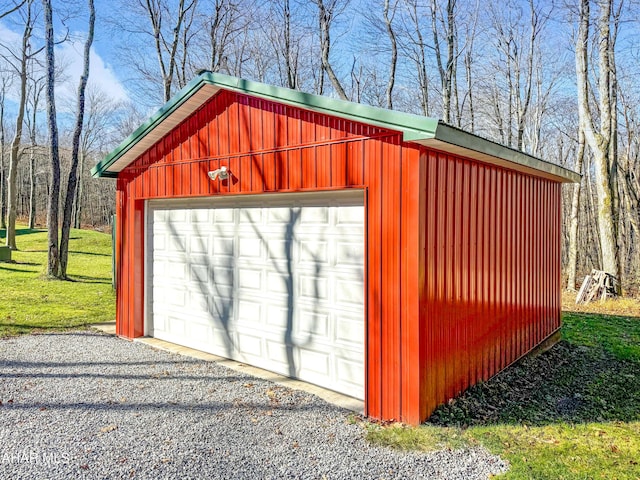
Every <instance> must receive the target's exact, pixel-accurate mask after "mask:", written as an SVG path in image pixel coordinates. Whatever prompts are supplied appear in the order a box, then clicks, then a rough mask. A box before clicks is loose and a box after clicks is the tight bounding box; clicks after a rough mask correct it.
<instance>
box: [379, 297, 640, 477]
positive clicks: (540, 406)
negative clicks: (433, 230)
mask: <svg viewBox="0 0 640 480" xmlns="http://www.w3.org/2000/svg"><path fill="white" fill-rule="evenodd" d="M574 301H575V294H573V295H571V294H565V295H564V296H563V308H564V309H565V311H564V312H563V327H562V340H561V341H560V342H559V343H557V344H556V345H555V346H554V347H553V348H551V349H550V350H548V351H547V352H544V353H542V354H540V355H537V356H528V357H525V358H524V359H522V360H520V361H519V362H516V363H515V364H514V365H512V366H511V367H509V368H508V369H506V370H505V371H503V372H502V373H500V374H498V375H496V376H495V377H494V378H492V379H490V380H489V381H487V382H485V383H483V384H480V385H477V386H475V387H472V388H471V389H469V390H468V391H467V392H465V393H464V394H463V395H462V396H460V397H459V398H457V399H455V400H452V401H450V402H449V403H448V404H446V405H443V406H441V407H439V408H438V409H437V410H436V411H435V412H434V413H433V415H432V416H431V418H430V419H429V420H428V421H427V422H426V423H425V424H423V425H422V426H420V427H417V428H412V427H407V426H403V425H390V426H383V425H376V424H370V425H368V426H367V428H368V436H369V439H370V440H371V441H372V442H374V443H379V444H384V445H390V446H393V447H396V448H400V449H408V450H433V449H439V448H443V447H446V448H459V447H464V446H469V445H478V444H479V445H483V446H485V447H486V448H488V449H489V450H490V451H491V452H492V453H495V454H498V455H500V456H501V457H502V458H504V459H506V460H508V461H509V462H510V464H511V468H510V470H509V471H508V472H507V473H506V474H505V475H504V478H508V479H587V478H588V479H595V478H606V479H632V480H638V479H640V301H638V300H636V299H620V300H617V301H610V302H606V303H604V304H600V303H599V302H595V303H592V304H590V305H586V306H580V307H578V306H575V305H574ZM501 478H502V477H501Z"/></svg>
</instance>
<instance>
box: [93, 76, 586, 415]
mask: <svg viewBox="0 0 640 480" xmlns="http://www.w3.org/2000/svg"><path fill="white" fill-rule="evenodd" d="M92 173H93V175H94V176H97V177H114V178H117V199H116V201H117V219H118V220H117V228H116V231H117V241H116V262H117V332H118V334H119V335H121V336H123V337H126V338H134V337H139V336H143V335H149V336H154V337H157V338H161V339H164V340H167V341H171V342H174V343H177V344H181V345H185V346H189V347H192V348H197V349H200V350H203V351H207V352H210V353H214V354H217V355H221V356H224V357H228V358H233V359H237V360H239V361H242V362H246V363H249V364H253V365H256V366H259V367H262V368H265V369H268V370H272V371H275V372H278V373H282V374H284V375H287V376H291V377H295V378H299V379H302V380H305V381H308V382H311V383H314V384H317V385H320V386H324V387H327V388H330V389H333V390H336V391H339V392H342V393H345V394H347V395H351V396H353V397H357V398H361V399H364V401H365V413H366V414H367V415H369V416H371V417H375V418H379V419H385V420H391V419H395V420H401V421H405V422H408V423H418V422H420V421H422V420H424V419H426V418H427V417H428V415H429V414H430V413H431V412H432V411H433V409H434V408H435V407H436V406H437V405H438V404H439V403H442V402H444V401H446V400H447V399H449V398H451V397H453V396H455V395H457V394H458V393H460V392H461V391H463V390H464V389H466V388H467V387H469V386H470V385H473V384H475V383H477V382H478V381H481V380H486V379H488V378H489V377H491V376H492V375H494V374H495V373H497V372H499V371H500V370H501V369H503V368H505V367H506V366H507V365H509V364H510V363H512V362H513V361H515V360H517V359H518V358H519V357H521V356H522V355H524V354H526V353H527V352H529V351H530V350H531V349H532V348H534V347H535V346H536V345H538V344H539V343H540V342H542V341H544V340H545V339H547V338H548V337H550V336H552V335H553V334H554V333H555V332H556V331H557V330H558V328H559V327H560V198H561V196H560V190H561V183H562V182H569V181H577V180H578V179H579V177H578V175H577V174H575V173H573V172H570V171H568V170H565V169H563V168H561V167H559V166H556V165H553V164H550V163H546V162H543V161H541V160H539V159H536V158H533V157H531V156H529V155H526V154H524V153H522V152H518V151H515V150H511V149H509V148H506V147H503V146H500V145H498V144H495V143H493V142H490V141H487V140H485V139H482V138H479V137H477V136H474V135H472V134H469V133H466V132H464V131H461V130H458V129H455V128H452V127H450V126H447V125H445V124H443V123H440V122H438V121H437V120H434V119H431V118H426V117H420V116H415V115H409V114H405V113H400V112H393V111H387V110H383V109H378V108H373V107H369V106H365V105H359V104H354V103H349V102H344V101H339V100H334V99H330V98H325V97H320V96H316V95H310V94H306V93H301V92H297V91H293V90H288V89H285V88H278V87H273V86H269V85H265V84H261V83H257V82H251V81H247V80H242V79H239V78H233V77H229V76H225V75H221V74H214V73H207V72H206V73H202V74H200V75H199V76H198V77H197V78H195V79H194V80H193V81H192V82H191V83H190V84H189V85H187V86H186V87H185V88H184V89H182V90H181V91H180V92H179V93H178V94H177V95H176V96H175V97H174V98H173V99H171V100H170V101H169V102H168V103H167V104H166V105H165V106H164V107H163V108H162V109H160V110H159V111H158V113H157V114H156V115H154V116H153V117H152V118H151V119H149V120H148V121H147V122H146V123H145V124H143V125H142V126H141V127H140V128H138V129H137V130H136V131H135V132H134V133H133V134H132V135H131V136H130V137H129V138H127V139H126V140H125V141H124V142H122V144H121V145H120V146H119V147H118V148H116V149H115V150H114V151H113V152H112V153H111V154H110V155H109V156H107V157H106V158H105V159H104V160H103V161H102V162H100V163H99V164H98V165H97V166H96V167H95V168H94V169H93V172H92Z"/></svg>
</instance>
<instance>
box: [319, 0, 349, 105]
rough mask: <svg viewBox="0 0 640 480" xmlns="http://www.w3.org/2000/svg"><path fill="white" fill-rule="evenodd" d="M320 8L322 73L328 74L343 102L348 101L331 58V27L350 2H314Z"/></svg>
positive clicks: (333, 0) (321, 90) (337, 0)
mask: <svg viewBox="0 0 640 480" xmlns="http://www.w3.org/2000/svg"><path fill="white" fill-rule="evenodd" d="M312 1H313V3H315V5H316V6H317V7H318V26H319V28H320V59H321V61H322V71H323V72H324V73H326V74H327V77H329V81H330V82H331V85H332V86H333V89H334V90H335V91H336V93H337V94H338V96H339V97H340V98H341V99H343V100H348V99H349V97H347V94H346V93H345V91H344V88H342V84H341V83H340V80H338V77H337V75H336V74H335V72H334V70H333V67H332V66H331V62H330V61H329V56H330V53H331V26H332V24H333V21H334V20H335V17H336V15H338V14H340V13H341V12H342V11H344V8H345V7H346V6H347V4H348V0H346V1H345V0H343V1H342V2H341V0H329V1H325V0H312ZM323 90H324V88H323V82H322V80H321V83H320V94H321V95H322V93H323Z"/></svg>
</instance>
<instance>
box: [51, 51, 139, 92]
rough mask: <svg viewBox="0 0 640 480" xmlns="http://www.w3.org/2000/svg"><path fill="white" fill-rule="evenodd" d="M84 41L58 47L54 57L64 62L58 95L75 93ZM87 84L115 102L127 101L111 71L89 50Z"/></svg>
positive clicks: (81, 67) (81, 66) (80, 70)
mask: <svg viewBox="0 0 640 480" xmlns="http://www.w3.org/2000/svg"><path fill="white" fill-rule="evenodd" d="M83 54H84V39H82V40H75V41H73V42H68V43H64V44H62V45H60V46H59V47H58V49H57V51H56V55H57V56H58V58H60V61H61V62H64V63H63V64H64V65H65V69H64V78H65V80H64V81H63V82H62V83H61V84H60V86H59V90H60V94H61V95H63V96H71V97H72V98H73V97H74V96H75V92H76V89H77V86H78V82H79V80H80V75H81V74H82V69H83V58H82V56H83ZM89 68H90V71H89V83H90V84H91V85H93V86H95V87H97V88H98V89H99V90H100V91H101V92H103V93H104V94H105V96H107V97H109V98H111V99H113V100H115V101H124V100H128V99H129V96H128V95H127V92H126V90H125V89H124V87H123V86H122V84H121V83H120V81H119V80H118V79H117V77H116V75H115V73H114V71H113V69H112V68H111V66H109V65H108V64H107V63H105V61H104V60H103V59H102V57H100V55H98V53H97V52H96V51H95V49H94V48H93V47H92V48H91V54H90V57H89Z"/></svg>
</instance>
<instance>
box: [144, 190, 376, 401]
mask: <svg viewBox="0 0 640 480" xmlns="http://www.w3.org/2000/svg"><path fill="white" fill-rule="evenodd" d="M251 197H252V198H248V197H244V196H243V197H237V198H232V197H227V198H224V199H219V198H218V199H212V200H211V201H210V203H209V204H207V203H206V202H205V201H204V200H202V201H201V204H200V206H195V207H189V208H187V207H180V208H173V207H172V205H173V204H175V205H181V203H179V202H174V203H172V202H169V201H165V202H151V203H150V214H149V218H150V225H149V229H148V231H149V232H152V235H151V237H152V238H151V240H150V242H151V244H150V247H151V248H149V251H150V252H151V253H150V254H151V265H150V267H151V268H149V271H150V272H151V281H150V284H151V286H152V287H151V290H152V291H151V297H152V300H151V302H150V304H149V305H150V310H151V313H150V314H151V316H152V322H153V334H154V335H155V336H157V337H158V338H162V339H164V340H169V341H172V342H175V343H179V344H182V345H186V346H189V347H192V348H197V349H201V350H204V351H207V352H211V353H214V354H217V355H221V356H225V357H229V358H235V359H237V360H240V361H243V362H247V363H251V364H255V365H257V366H260V367H262V368H266V369H269V370H272V371H274V372H278V373H282V374H284V375H292V374H293V376H296V377H299V378H301V379H303V380H306V381H309V382H312V383H316V384H318V385H321V386H325V387H328V388H332V389H335V390H338V391H341V392H343V393H347V394H349V395H353V396H355V397H358V398H363V397H364V367H363V365H364V313H363V312H364V283H363V274H364V269H363V264H364V253H363V252H364V246H363V244H364V228H363V226H364V208H363V205H362V203H363V199H362V194H361V193H360V194H358V195H357V196H355V195H346V196H345V195H344V194H341V193H331V194H325V195H308V194H301V195H291V194H289V195H286V196H284V195H262V196H251ZM356 197H357V198H356ZM182 204H184V202H182ZM341 366H343V367H344V369H343V368H342V367H341Z"/></svg>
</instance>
